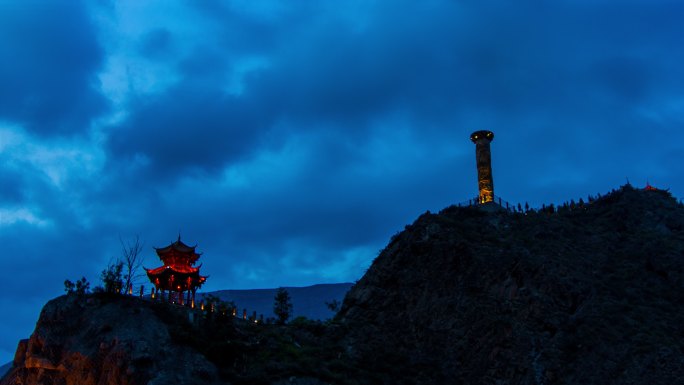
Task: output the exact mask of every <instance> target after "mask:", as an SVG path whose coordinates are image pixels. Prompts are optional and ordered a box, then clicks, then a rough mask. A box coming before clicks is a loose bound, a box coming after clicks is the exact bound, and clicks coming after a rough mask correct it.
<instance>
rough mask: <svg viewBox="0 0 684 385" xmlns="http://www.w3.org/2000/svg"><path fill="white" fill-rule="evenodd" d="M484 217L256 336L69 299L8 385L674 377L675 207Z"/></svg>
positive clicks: (652, 193)
mask: <svg viewBox="0 0 684 385" xmlns="http://www.w3.org/2000/svg"><path fill="white" fill-rule="evenodd" d="M485 208H486V209H485V210H483V209H482V207H456V206H451V207H448V208H445V209H444V210H442V211H440V212H439V213H430V212H426V213H425V214H423V215H421V216H419V217H418V218H417V219H416V220H415V221H414V222H413V223H412V224H410V225H408V226H406V227H405V229H404V230H403V231H401V232H399V233H398V234H396V235H395V236H393V237H392V239H391V240H390V242H389V243H388V245H387V246H386V247H385V248H384V249H383V250H382V251H381V252H380V254H379V255H378V256H377V258H376V259H375V260H374V261H373V263H372V264H371V266H370V268H369V269H368V270H367V272H366V274H364V276H363V277H362V278H361V279H360V280H359V281H357V282H356V283H355V284H354V285H353V286H352V287H351V288H350V290H349V292H348V293H347V295H346V296H345V298H344V301H343V303H342V307H341V310H340V311H339V312H338V314H337V315H336V316H335V318H334V319H333V320H329V321H326V322H320V321H312V320H305V319H297V320H295V321H293V322H291V323H290V324H288V325H283V326H280V325H257V324H254V323H250V322H244V321H242V320H239V319H238V320H235V319H233V318H232V317H225V316H222V315H221V314H209V313H206V314H204V315H190V314H196V313H190V312H188V310H187V309H184V308H179V307H174V306H169V305H167V304H163V303H158V302H149V301H143V300H141V299H139V298H134V297H107V296H102V295H99V296H98V295H90V296H86V297H84V298H83V299H80V300H78V299H76V297H74V296H62V297H59V298H57V299H55V300H52V301H50V302H49V303H48V304H46V306H45V308H44V309H43V312H42V313H41V316H40V319H39V321H38V323H37V325H36V330H35V331H34V334H33V335H32V336H31V339H29V340H28V341H22V342H21V343H20V344H19V347H18V349H17V356H16V358H15V362H14V367H13V369H12V370H11V371H10V373H9V374H8V375H7V376H6V377H5V378H4V379H2V380H0V384H1V385H18V384H26V383H37V382H41V381H43V382H45V383H61V382H59V381H66V383H69V378H71V377H69V376H72V373H76V374H77V375H79V376H81V377H79V378H78V381H76V382H78V383H80V384H84V385H90V384H98V385H108V384H115V383H118V384H131V385H138V384H144V383H150V384H157V383H166V382H168V381H172V382H173V381H175V382H176V383H189V384H192V383H216V384H228V383H230V384H273V385H284V384H300V385H324V384H345V385H346V384H349V385H351V384H435V383H440V384H463V383H465V384H497V383H499V384H500V383H506V384H520V385H540V384H544V385H564V384H575V383H582V384H597V385H598V384H602V385H603V384H607V385H617V384H634V385H637V384H644V383H649V384H663V385H665V384H667V385H669V384H673V383H679V382H681V381H680V380H681V378H682V376H683V375H684V326H682V325H684V262H683V261H684V205H682V204H681V202H680V203H678V202H677V201H676V200H675V199H673V198H672V196H671V195H670V194H669V193H668V192H666V191H662V190H640V189H635V188H633V187H632V186H630V185H626V186H622V187H621V188H619V189H618V190H614V191H612V192H611V193H609V194H607V195H605V196H602V197H599V198H597V199H592V200H591V202H587V203H584V202H580V203H578V204H574V203H571V204H568V205H561V206H560V207H545V208H544V209H541V210H529V211H526V212H515V213H514V212H510V211H507V210H498V209H492V208H495V207H494V206H491V205H490V206H488V208H487V207H485ZM188 317H189V318H188ZM120 320H125V321H124V322H121V324H118V323H117V322H119V321H120ZM140 341H143V342H142V345H143V346H146V348H145V349H142V350H141V349H140V348H138V346H139V345H140V344H141V342H140ZM158 355H161V356H162V359H159V360H155V359H154V357H157V356H158ZM168 356H174V357H186V358H184V361H183V362H184V364H183V365H181V366H178V362H177V361H174V360H169V359H166V358H167V357H168ZM186 361H187V362H186ZM69 368H72V369H76V370H75V371H73V370H72V371H69V370H67V369H69ZM112 373H115V374H116V375H117V376H118V377H112ZM108 376H109V377H108ZM71 381H72V383H73V381H74V378H71Z"/></svg>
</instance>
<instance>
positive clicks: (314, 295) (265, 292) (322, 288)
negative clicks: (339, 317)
mask: <svg viewBox="0 0 684 385" xmlns="http://www.w3.org/2000/svg"><path fill="white" fill-rule="evenodd" d="M352 285H353V284H351V283H329V284H318V285H313V286H305V287H285V289H286V290H287V291H288V292H289V293H290V297H291V298H292V305H293V313H294V314H293V317H292V318H296V317H298V316H304V317H306V318H309V319H312V320H326V319H329V318H332V316H334V315H335V314H334V313H333V312H332V311H331V310H330V309H329V308H328V307H327V306H326V302H332V301H334V300H336V301H337V302H339V303H340V305H341V304H342V300H343V299H344V296H345V294H347V292H348V291H349V289H350V288H351V287H352ZM276 290H277V288H274V289H252V290H219V291H213V292H209V293H203V294H204V295H209V294H212V295H215V296H217V297H219V298H220V299H222V300H224V301H233V302H235V305H236V306H237V309H238V312H240V314H242V311H243V309H247V312H248V315H250V316H251V315H252V312H253V311H256V312H257V316H258V315H260V314H263V315H264V318H269V317H273V299H274V297H275V293H276Z"/></svg>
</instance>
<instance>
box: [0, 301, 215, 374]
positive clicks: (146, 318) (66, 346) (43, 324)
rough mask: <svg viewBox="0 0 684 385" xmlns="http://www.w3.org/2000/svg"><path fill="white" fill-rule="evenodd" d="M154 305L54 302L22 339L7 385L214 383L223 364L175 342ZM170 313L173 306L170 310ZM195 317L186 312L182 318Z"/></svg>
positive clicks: (139, 302) (110, 302)
mask: <svg viewBox="0 0 684 385" xmlns="http://www.w3.org/2000/svg"><path fill="white" fill-rule="evenodd" d="M151 305H152V304H145V303H143V301H141V300H139V299H137V298H132V297H123V296H116V297H111V296H107V295H89V296H78V295H76V294H71V295H64V296H61V297H58V298H55V299H53V300H51V301H49V302H48V303H47V304H46V305H45V306H44V307H43V310H42V312H41V314H40V318H39V319H38V322H37V324H36V328H35V330H34V332H33V334H32V335H31V337H30V338H29V339H28V340H23V341H21V342H20V343H19V346H18V348H17V352H16V355H15V358H14V365H13V368H12V370H11V371H10V372H9V373H8V374H7V376H6V377H5V378H3V379H2V381H0V384H2V385H8V384H16V385H19V384H26V385H29V384H46V385H48V384H55V385H56V384H65V385H69V384H79V385H91V384H92V385H96V384H97V385H110V384H111V385H114V384H119V385H140V384H150V385H154V384H165V385H166V384H211V383H214V382H216V380H217V378H218V376H217V371H216V368H215V366H214V365H213V364H211V363H210V362H209V361H207V359H206V358H205V357H204V356H202V355H201V354H199V353H198V352H196V351H195V350H193V349H191V348H189V347H187V346H183V345H179V344H177V343H175V342H174V341H173V340H172V338H171V334H170V333H169V324H168V323H167V322H165V321H164V320H163V318H164V317H163V316H162V317H160V314H159V313H158V312H156V311H155V309H154V307H153V306H151ZM167 311H173V309H171V308H169V309H167ZM179 319H180V320H181V321H185V322H184V323H186V324H188V327H189V320H188V315H187V312H185V311H184V312H183V313H181V314H178V315H177V318H175V320H174V322H178V320H179Z"/></svg>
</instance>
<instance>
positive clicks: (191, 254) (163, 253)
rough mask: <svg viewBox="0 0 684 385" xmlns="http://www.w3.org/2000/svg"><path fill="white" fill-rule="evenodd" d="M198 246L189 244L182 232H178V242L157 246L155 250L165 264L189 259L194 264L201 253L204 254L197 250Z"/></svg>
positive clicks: (188, 261)
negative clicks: (185, 241) (184, 240)
mask: <svg viewBox="0 0 684 385" xmlns="http://www.w3.org/2000/svg"><path fill="white" fill-rule="evenodd" d="M196 247H197V245H195V246H188V245H186V244H185V243H183V241H181V237H180V234H178V240H177V241H176V242H173V243H171V244H170V245H168V246H166V247H159V248H157V247H155V248H154V250H155V251H156V252H157V255H158V256H159V259H161V260H162V261H163V262H164V264H169V265H175V264H179V263H185V261H187V263H189V264H190V265H194V264H195V262H197V260H198V259H199V257H200V255H202V254H201V253H197V252H195V248H196Z"/></svg>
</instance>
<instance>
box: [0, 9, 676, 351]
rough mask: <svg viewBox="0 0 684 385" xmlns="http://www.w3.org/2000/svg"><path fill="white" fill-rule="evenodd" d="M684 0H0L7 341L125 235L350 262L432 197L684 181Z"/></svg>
mask: <svg viewBox="0 0 684 385" xmlns="http://www.w3.org/2000/svg"><path fill="white" fill-rule="evenodd" d="M683 36H684V3H682V2H681V1H679V0H676V1H657V0H642V1H630V0H626V1H620V2H616V1H601V0H591V1H582V0H572V1H570V0H568V1H554V2H540V1H531V0H530V1H526V0H522V1H515V2H510V1H487V0H485V1H471V0H462V1H457V0H452V1H418V2H416V1H406V2H403V1H396V0H385V1H345V2H341V1H318V0H312V1H297V2H284V1H250V0H243V1H218V0H216V1H199V2H193V1H187V2H181V1H178V2H168V1H145V2H138V1H124V2H113V1H104V0H103V1H100V2H89V4H79V2H77V1H52V2H48V1H38V0H35V1H15V2H13V1H0V186H1V189H0V242H2V244H3V252H2V254H0V274H2V276H1V278H2V282H3V286H4V288H5V289H4V290H2V294H0V306H1V307H2V308H3V309H14V310H12V311H11V312H9V311H7V310H5V311H4V314H8V313H11V314H12V316H11V317H7V316H6V317H3V320H2V324H1V325H0V363H2V362H5V361H9V360H10V359H11V357H12V355H13V354H14V349H15V347H16V342H17V340H18V339H19V338H21V337H26V336H28V334H29V333H30V332H31V330H32V329H33V326H34V322H35V320H36V318H37V316H38V312H39V310H40V307H41V306H42V304H43V303H44V302H45V301H46V300H48V299H50V298H52V297H54V296H57V295H59V294H61V292H62V289H63V285H62V284H63V281H64V279H66V278H69V279H72V280H73V279H76V278H79V277H80V276H82V275H85V276H86V277H87V278H89V280H90V281H91V282H93V284H96V283H97V282H98V276H99V272H100V271H101V270H102V269H103V268H104V266H105V265H106V264H107V263H108V261H110V259H111V258H114V257H117V256H118V255H119V254H120V250H119V237H122V238H123V239H131V238H133V237H134V236H135V235H136V234H138V235H139V236H140V237H141V239H142V240H143V241H144V242H145V249H144V254H145V259H146V265H147V266H148V267H155V266H157V265H158V260H157V259H156V257H155V255H154V252H153V249H152V246H158V247H159V246H164V245H166V244H168V243H170V242H171V241H173V240H174V239H175V238H176V236H177V234H178V231H179V230H180V231H181V232H182V235H183V239H184V240H185V241H186V242H187V243H190V244H194V243H198V245H199V246H198V250H199V251H201V252H203V253H204V256H203V257H202V261H203V262H204V265H203V268H202V269H203V272H206V273H207V274H209V275H210V276H211V277H210V278H209V280H208V282H207V284H206V286H205V290H216V289H224V288H234V289H235V288H256V287H277V286H295V285H308V284H314V283H321V282H342V281H354V280H356V279H358V278H360V277H361V275H362V274H363V273H364V271H365V269H366V268H367V267H368V266H369V265H370V263H371V261H372V260H373V258H374V257H375V256H376V255H377V253H378V251H379V250H380V249H382V248H383V247H384V245H385V243H386V242H387V240H388V239H389V238H390V236H391V235H392V234H394V233H396V232H397V231H400V230H401V229H403V227H404V225H405V224H408V223H410V222H412V221H413V220H414V219H415V218H416V217H417V216H418V215H419V214H420V213H422V212H424V211H426V210H432V211H437V210H439V209H441V208H443V207H446V206H448V205H450V204H452V203H456V202H460V201H464V200H466V199H469V198H471V197H473V196H475V195H476V194H477V191H476V186H477V184H476V176H475V157H474V145H473V144H472V143H471V142H470V141H469V140H468V137H469V134H470V133H471V132H472V131H474V130H480V129H489V130H492V131H494V132H495V134H496V138H495V140H494V142H493V143H492V151H493V163H494V181H495V188H496V193H497V195H500V196H502V197H503V198H504V199H507V200H509V201H511V202H523V203H524V202H525V201H527V202H529V203H530V204H531V205H532V206H540V205H541V204H542V203H550V202H553V203H558V202H562V201H565V200H569V199H571V198H574V199H578V198H579V197H586V196H587V194H596V193H599V192H600V193H605V192H606V191H608V190H610V189H611V188H615V187H617V186H619V185H621V184H623V183H625V181H626V178H629V180H630V181H631V182H632V183H633V184H635V185H645V184H646V181H647V180H648V181H650V182H651V183H652V184H654V185H656V186H658V187H663V188H671V191H672V192H673V193H674V195H675V196H677V197H682V195H684V194H683V191H684V178H683V177H684V169H683V168H682V162H683V161H684V72H683V71H682V63H684V46H683V45H684V39H683V38H682V37H683Z"/></svg>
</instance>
